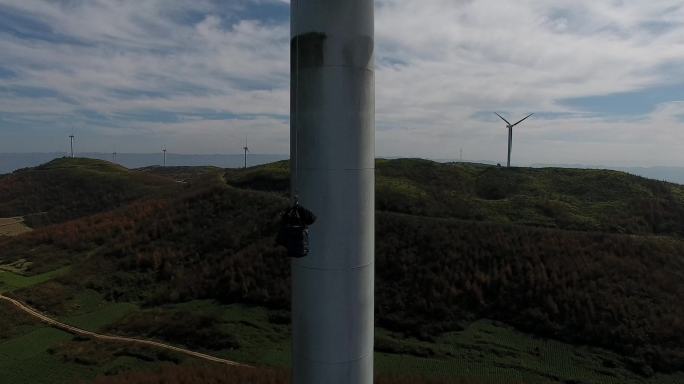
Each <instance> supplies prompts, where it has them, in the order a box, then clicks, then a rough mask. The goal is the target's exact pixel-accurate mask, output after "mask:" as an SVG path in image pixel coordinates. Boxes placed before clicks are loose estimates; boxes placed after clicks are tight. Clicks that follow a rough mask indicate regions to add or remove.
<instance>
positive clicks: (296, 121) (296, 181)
mask: <svg viewBox="0 0 684 384" xmlns="http://www.w3.org/2000/svg"><path fill="white" fill-rule="evenodd" d="M293 2H294V6H295V13H294V15H295V16H294V17H293V23H294V24H295V25H294V28H293V30H294V31H295V36H294V39H295V52H294V55H295V68H294V71H295V97H293V99H294V103H295V107H294V115H295V118H294V128H295V129H294V135H295V138H294V142H295V150H294V154H295V156H294V168H295V169H294V170H295V175H294V180H293V188H290V194H291V196H290V197H291V198H292V200H293V203H296V202H297V200H298V199H299V189H298V185H299V30H298V28H297V25H296V22H297V21H298V20H299V17H300V15H299V0H293ZM292 190H294V194H292Z"/></svg>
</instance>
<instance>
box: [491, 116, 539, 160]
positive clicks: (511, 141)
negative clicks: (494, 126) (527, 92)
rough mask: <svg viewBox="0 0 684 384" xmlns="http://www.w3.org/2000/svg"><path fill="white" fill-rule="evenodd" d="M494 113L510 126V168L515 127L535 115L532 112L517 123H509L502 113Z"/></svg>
mask: <svg viewBox="0 0 684 384" xmlns="http://www.w3.org/2000/svg"><path fill="white" fill-rule="evenodd" d="M494 114H495V115H497V116H499V118H500V119H501V120H503V121H505V122H506V128H508V163H507V166H508V167H509V168H510V167H511V149H512V148H513V127H515V126H516V125H518V124H520V123H522V122H523V121H525V120H527V118H528V117H530V116H532V115H534V113H530V114H529V115H527V116H525V117H524V118H523V119H522V120H520V121H518V122H517V123H515V124H511V123H509V122H508V120H506V119H504V118H503V117H502V116H501V115H499V114H498V113H496V112H494Z"/></svg>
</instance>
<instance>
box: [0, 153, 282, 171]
mask: <svg viewBox="0 0 684 384" xmlns="http://www.w3.org/2000/svg"><path fill="white" fill-rule="evenodd" d="M76 155H77V156H78V157H81V158H90V159H99V160H106V161H112V160H113V155H112V154H111V153H77V154H76ZM64 156H65V154H64V153H0V174H3V173H9V172H13V171H15V170H17V169H20V168H27V167H35V166H38V165H40V164H43V163H46V162H48V161H50V160H53V159H56V158H60V157H64ZM288 157H289V156H288V155H263V154H249V155H248V156H247V164H248V165H249V166H254V165H261V164H267V163H272V162H274V161H279V160H285V159H287V158H288ZM116 163H117V164H120V165H123V166H124V167H126V168H142V167H149V166H154V165H161V163H162V155H161V153H117V155H116ZM166 164H167V165H168V166H202V165H208V166H215V167H221V168H237V167H242V166H243V164H244V155H241V154H238V155H222V154H215V155H185V154H175V153H167V155H166Z"/></svg>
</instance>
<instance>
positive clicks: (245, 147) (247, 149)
mask: <svg viewBox="0 0 684 384" xmlns="http://www.w3.org/2000/svg"><path fill="white" fill-rule="evenodd" d="M242 149H244V150H245V169H247V152H249V147H247V138H246V137H245V146H244V147H243V148H242Z"/></svg>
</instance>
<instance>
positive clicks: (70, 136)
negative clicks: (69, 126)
mask: <svg viewBox="0 0 684 384" xmlns="http://www.w3.org/2000/svg"><path fill="white" fill-rule="evenodd" d="M69 139H70V141H71V158H72V159H73V158H74V134H73V133H72V134H71V135H69Z"/></svg>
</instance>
